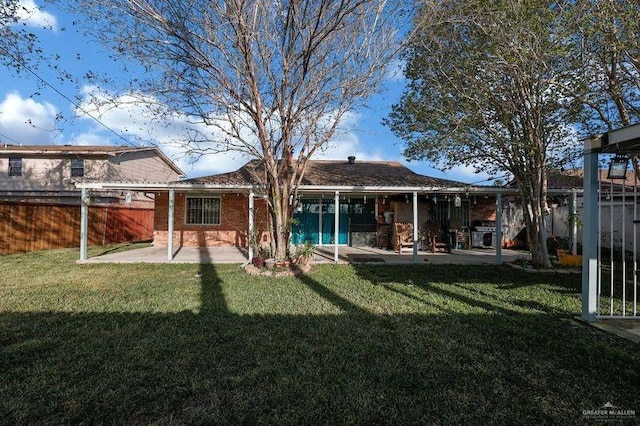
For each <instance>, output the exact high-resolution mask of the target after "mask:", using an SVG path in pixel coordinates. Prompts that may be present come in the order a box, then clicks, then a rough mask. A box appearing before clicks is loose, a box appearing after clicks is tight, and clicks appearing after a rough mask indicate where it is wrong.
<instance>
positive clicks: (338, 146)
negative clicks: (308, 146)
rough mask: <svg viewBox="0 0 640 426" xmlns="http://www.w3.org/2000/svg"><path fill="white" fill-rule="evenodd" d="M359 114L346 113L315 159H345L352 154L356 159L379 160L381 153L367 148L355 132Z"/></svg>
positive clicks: (381, 156) (381, 157) (381, 158)
mask: <svg viewBox="0 0 640 426" xmlns="http://www.w3.org/2000/svg"><path fill="white" fill-rule="evenodd" d="M360 118H361V117H360V115H359V114H356V113H349V114H346V115H345V116H344V117H343V119H342V122H341V123H340V126H339V128H338V131H337V132H336V135H335V136H334V137H333V139H332V140H330V141H329V143H327V145H326V146H325V147H324V149H323V150H322V151H320V152H317V154H316V155H315V156H314V159H316V160H346V159H347V157H349V156H351V155H353V156H354V157H356V160H369V161H380V160H383V159H384V158H383V155H382V153H381V152H380V151H379V150H378V149H375V150H372V149H367V147H365V146H363V145H362V142H361V141H360V138H359V137H358V135H357V133H356V129H357V127H358V123H359V121H360Z"/></svg>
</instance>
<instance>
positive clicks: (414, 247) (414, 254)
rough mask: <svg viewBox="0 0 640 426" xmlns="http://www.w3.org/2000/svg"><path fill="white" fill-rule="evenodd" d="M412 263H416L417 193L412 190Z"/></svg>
mask: <svg viewBox="0 0 640 426" xmlns="http://www.w3.org/2000/svg"><path fill="white" fill-rule="evenodd" d="M413 263H414V264H415V263H418V193H417V192H416V191H413Z"/></svg>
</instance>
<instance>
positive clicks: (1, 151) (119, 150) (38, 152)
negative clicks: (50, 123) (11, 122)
mask: <svg viewBox="0 0 640 426" xmlns="http://www.w3.org/2000/svg"><path fill="white" fill-rule="evenodd" d="M145 151H150V152H153V153H154V154H156V155H157V156H158V157H159V158H160V159H162V161H164V162H165V163H166V164H167V165H168V166H169V167H170V168H171V169H172V170H173V171H175V172H176V173H178V174H179V175H181V176H184V172H183V171H182V170H180V168H179V167H178V166H177V165H176V164H175V163H174V162H173V161H171V159H169V157H167V156H166V155H165V154H164V153H163V152H162V151H161V150H160V149H159V148H157V147H155V146H142V147H132V146H117V145H11V144H1V145H0V157H7V156H10V155H20V156H43V157H46V156H52V155H55V156H59V155H62V156H116V155H120V154H126V153H130V152H145Z"/></svg>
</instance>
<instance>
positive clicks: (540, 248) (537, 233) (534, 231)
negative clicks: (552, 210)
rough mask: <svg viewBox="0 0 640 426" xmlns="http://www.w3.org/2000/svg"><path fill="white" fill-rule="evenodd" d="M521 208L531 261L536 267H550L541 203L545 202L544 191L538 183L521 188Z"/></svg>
mask: <svg viewBox="0 0 640 426" xmlns="http://www.w3.org/2000/svg"><path fill="white" fill-rule="evenodd" d="M520 194H521V196H522V208H523V210H524V211H523V213H524V215H523V216H524V220H525V225H526V230H527V242H528V244H529V251H530V252H531V262H532V263H533V266H535V267H537V268H550V267H551V259H550V258H549V250H548V249H547V227H546V224H545V219H544V218H545V212H544V210H543V204H546V199H544V198H543V197H546V191H543V190H542V189H541V188H540V185H531V186H530V189H529V190H528V191H527V190H521V191H520Z"/></svg>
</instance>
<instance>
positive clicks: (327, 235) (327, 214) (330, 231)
mask: <svg viewBox="0 0 640 426" xmlns="http://www.w3.org/2000/svg"><path fill="white" fill-rule="evenodd" d="M322 207H323V208H322V244H324V245H329V244H334V238H335V229H336V218H335V203H333V202H325V203H324V204H323V205H322ZM339 208H340V211H339V213H338V216H339V217H338V220H339V221H340V223H339V225H338V244H347V243H348V242H349V204H343V203H340V204H339Z"/></svg>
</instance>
